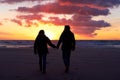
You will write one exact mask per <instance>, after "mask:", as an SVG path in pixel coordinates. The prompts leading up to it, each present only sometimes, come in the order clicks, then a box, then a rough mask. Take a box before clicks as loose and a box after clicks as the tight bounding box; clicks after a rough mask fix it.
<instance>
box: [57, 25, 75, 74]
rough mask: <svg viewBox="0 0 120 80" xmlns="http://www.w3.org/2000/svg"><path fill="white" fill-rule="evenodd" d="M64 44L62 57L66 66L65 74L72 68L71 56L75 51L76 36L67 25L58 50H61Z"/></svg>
mask: <svg viewBox="0 0 120 80" xmlns="http://www.w3.org/2000/svg"><path fill="white" fill-rule="evenodd" d="M61 43H62V57H63V62H64V64H65V72H66V73H68V72H69V66H70V55H71V50H75V38H74V34H73V33H72V32H71V31H70V26H69V25H65V28H64V31H63V32H62V34H61V36H60V39H59V41H58V44H57V48H59V46H60V44H61Z"/></svg>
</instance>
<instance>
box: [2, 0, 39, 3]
mask: <svg viewBox="0 0 120 80" xmlns="http://www.w3.org/2000/svg"><path fill="white" fill-rule="evenodd" d="M25 1H32V2H33V1H39V0H0V3H8V4H13V3H20V2H25Z"/></svg>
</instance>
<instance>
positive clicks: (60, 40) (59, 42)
mask: <svg viewBox="0 0 120 80" xmlns="http://www.w3.org/2000/svg"><path fill="white" fill-rule="evenodd" d="M62 36H63V34H62V35H61V36H60V38H59V41H58V43H57V49H58V48H59V47H60V44H61V42H62Z"/></svg>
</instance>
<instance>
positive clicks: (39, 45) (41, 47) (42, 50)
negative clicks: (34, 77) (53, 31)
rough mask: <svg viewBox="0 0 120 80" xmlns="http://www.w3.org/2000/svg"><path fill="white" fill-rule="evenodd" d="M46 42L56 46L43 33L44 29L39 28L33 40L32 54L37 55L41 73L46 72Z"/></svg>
mask: <svg viewBox="0 0 120 80" xmlns="http://www.w3.org/2000/svg"><path fill="white" fill-rule="evenodd" d="M47 44H48V45H49V46H51V47H53V48H56V46H55V45H54V44H52V42H51V41H50V39H49V38H48V37H47V36H46V35H45V33H44V30H40V32H39V33H38V36H37V37H36V39H35V42H34V54H38V56H39V68H40V71H41V72H42V73H46V56H47V54H48V47H47Z"/></svg>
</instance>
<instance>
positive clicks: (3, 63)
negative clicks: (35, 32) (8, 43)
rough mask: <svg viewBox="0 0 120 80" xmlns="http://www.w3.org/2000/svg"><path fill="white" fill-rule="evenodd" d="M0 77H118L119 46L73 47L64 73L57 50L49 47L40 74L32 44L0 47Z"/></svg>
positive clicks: (3, 79) (0, 79)
mask: <svg viewBox="0 0 120 80" xmlns="http://www.w3.org/2000/svg"><path fill="white" fill-rule="evenodd" d="M0 80H120V49H119V48H87V47H84V48H76V50H75V51H74V52H72V54H71V65H70V72H69V73H68V74H65V73H64V64H63V61H62V55H61V50H60V49H59V50H57V49H49V54H48V56H47V74H42V73H41V72H39V67H38V56H37V55H34V53H33V49H32V48H0Z"/></svg>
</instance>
